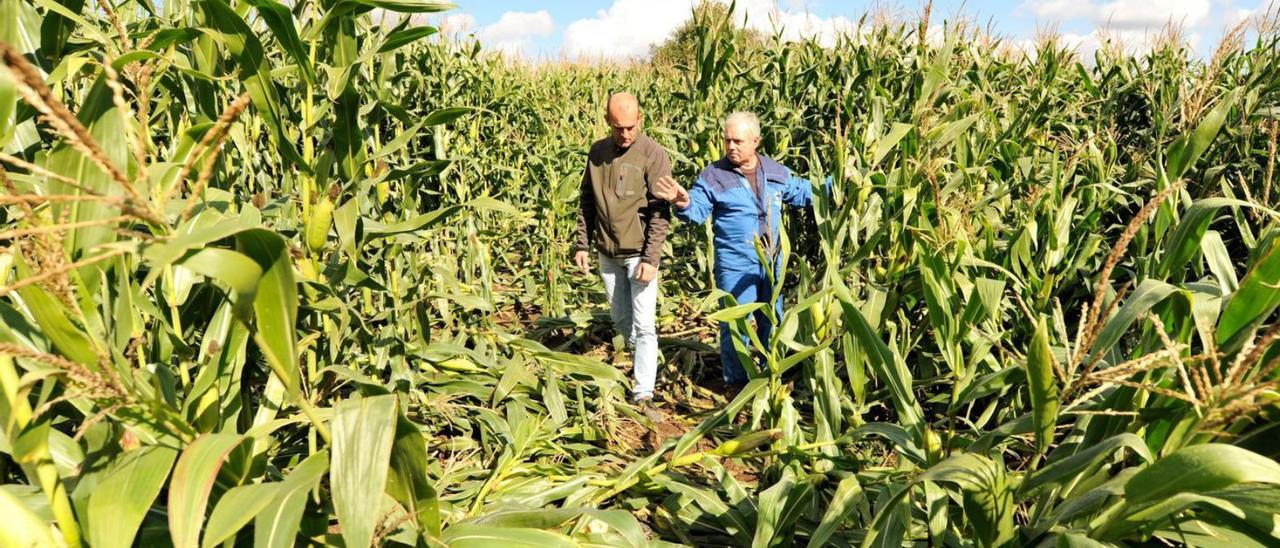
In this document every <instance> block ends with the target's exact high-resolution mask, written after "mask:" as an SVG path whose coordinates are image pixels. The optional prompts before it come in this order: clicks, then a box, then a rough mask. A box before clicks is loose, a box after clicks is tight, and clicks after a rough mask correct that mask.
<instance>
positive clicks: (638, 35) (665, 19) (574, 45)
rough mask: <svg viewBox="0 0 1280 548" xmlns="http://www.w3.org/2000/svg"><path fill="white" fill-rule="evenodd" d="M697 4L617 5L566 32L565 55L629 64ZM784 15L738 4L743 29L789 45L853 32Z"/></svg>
mask: <svg viewBox="0 0 1280 548" xmlns="http://www.w3.org/2000/svg"><path fill="white" fill-rule="evenodd" d="M695 3H696V2H695V0H614V2H613V5H611V6H609V9H607V10H600V11H598V12H597V13H596V15H595V17H589V18H585V19H579V20H577V21H574V22H572V23H570V24H569V26H568V27H567V28H566V29H565V32H564V53H565V54H566V55H567V56H569V57H571V58H579V59H581V58H587V59H593V58H603V59H629V58H635V57H640V56H643V55H645V54H647V53H648V52H649V50H650V48H652V47H653V46H654V45H657V44H658V43H661V42H662V41H663V40H666V39H667V37H668V36H671V32H672V31H674V30H675V29H676V27H679V26H680V25H681V24H683V23H684V22H686V21H688V20H689V17H690V12H691V10H692V9H693V6H694V4H695ZM786 4H787V6H788V9H779V8H778V7H777V3H776V2H774V1H773V0H739V2H738V10H739V11H738V13H739V15H740V18H739V19H738V24H739V25H743V24H744V23H745V26H746V27H747V28H751V29H755V30H759V31H762V32H765V33H770V34H772V33H773V32H774V30H775V28H776V29H781V31H782V38H783V39H784V40H802V39H809V38H812V39H814V40H817V41H818V42H819V43H821V44H824V45H831V44H834V43H835V41H836V38H837V37H838V36H839V35H841V34H843V33H849V32H852V31H853V27H854V23H853V21H851V20H849V19H848V18H846V17H829V18H827V17H818V16H816V15H813V14H812V13H809V12H808V11H806V10H805V9H804V6H805V4H806V3H804V2H797V1H794V0H789V1H788V2H786Z"/></svg>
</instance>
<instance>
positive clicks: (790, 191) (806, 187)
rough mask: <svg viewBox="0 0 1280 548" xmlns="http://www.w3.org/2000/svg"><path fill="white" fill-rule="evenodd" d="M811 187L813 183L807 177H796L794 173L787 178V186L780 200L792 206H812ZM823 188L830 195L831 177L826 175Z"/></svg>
mask: <svg viewBox="0 0 1280 548" xmlns="http://www.w3.org/2000/svg"><path fill="white" fill-rule="evenodd" d="M813 187H814V184H813V183H811V182H810V181H809V180H808V179H803V178H800V177H796V176H795V174H794V173H792V174H790V175H789V176H788V178H787V187H786V189H784V190H783V191H782V192H783V194H782V201H784V202H786V203H787V205H790V206H792V207H811V206H813ZM823 188H824V189H825V190H826V192H827V195H828V196H830V195H831V177H827V180H826V182H825V184H823Z"/></svg>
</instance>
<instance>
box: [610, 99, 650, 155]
mask: <svg viewBox="0 0 1280 548" xmlns="http://www.w3.org/2000/svg"><path fill="white" fill-rule="evenodd" d="M615 110H617V112H613V111H611V112H609V114H608V115H607V116H605V120H606V121H608V122H609V128H610V132H609V136H610V137H611V138H612V139H613V144H615V145H617V146H618V148H630V147H631V145H633V144H635V142H636V137H638V136H639V135H640V121H641V120H643V119H644V117H643V116H642V115H641V114H640V111H639V109H615Z"/></svg>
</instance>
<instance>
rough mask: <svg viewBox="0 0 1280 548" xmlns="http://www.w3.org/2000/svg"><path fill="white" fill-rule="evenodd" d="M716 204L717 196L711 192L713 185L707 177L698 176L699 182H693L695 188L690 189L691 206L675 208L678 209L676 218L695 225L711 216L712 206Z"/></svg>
mask: <svg viewBox="0 0 1280 548" xmlns="http://www.w3.org/2000/svg"><path fill="white" fill-rule="evenodd" d="M714 204H715V197H714V195H713V194H712V192H711V185H710V184H708V183H707V181H706V180H705V179H702V178H701V177H699V178H698V182H696V183H694V184H693V188H691V189H689V207H686V208H684V209H680V208H673V209H675V210H676V218H678V219H680V220H681V221H684V222H686V223H693V224H695V225H697V224H702V222H703V221H705V220H707V217H710V216H711V209H712V206H713V205H714Z"/></svg>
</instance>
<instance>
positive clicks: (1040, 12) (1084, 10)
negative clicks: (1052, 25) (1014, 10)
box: [1022, 0, 1097, 21]
mask: <svg viewBox="0 0 1280 548" xmlns="http://www.w3.org/2000/svg"><path fill="white" fill-rule="evenodd" d="M1022 9H1027V10H1031V13H1034V14H1035V15H1036V17H1039V18H1041V19H1045V20H1051V21H1070V20H1072V19H1085V18H1089V17H1091V16H1093V13H1094V12H1095V11H1096V10H1097V8H1096V7H1095V6H1094V5H1093V4H1092V3H1090V2H1088V1H1087V0H1085V1H1081V0H1030V1H1028V2H1025V3H1023V4H1022Z"/></svg>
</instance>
